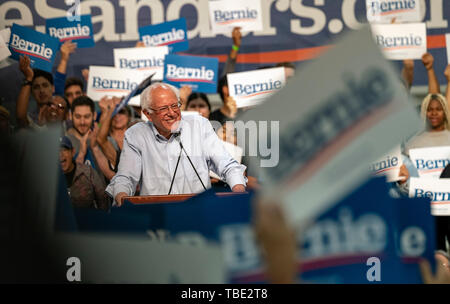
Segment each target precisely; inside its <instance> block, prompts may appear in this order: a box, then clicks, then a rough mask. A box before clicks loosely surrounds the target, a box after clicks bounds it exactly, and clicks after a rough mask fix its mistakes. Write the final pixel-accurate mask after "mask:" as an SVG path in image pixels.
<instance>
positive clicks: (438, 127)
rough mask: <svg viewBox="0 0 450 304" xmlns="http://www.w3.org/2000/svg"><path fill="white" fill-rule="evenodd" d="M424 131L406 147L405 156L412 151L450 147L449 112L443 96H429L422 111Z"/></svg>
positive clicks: (423, 104) (423, 102) (423, 103)
mask: <svg viewBox="0 0 450 304" xmlns="http://www.w3.org/2000/svg"><path fill="white" fill-rule="evenodd" d="M420 114H421V117H422V119H423V121H424V130H423V131H422V132H421V133H419V134H418V135H416V136H415V137H413V138H412V139H411V140H409V141H408V142H407V143H406V145H405V154H406V155H408V156H409V151H410V150H411V149H417V148H425V147H437V146H450V122H449V110H448V106H447V100H446V98H445V97H444V96H443V95H441V94H428V95H427V96H426V97H425V99H424V100H423V101H422V106H421V109H420Z"/></svg>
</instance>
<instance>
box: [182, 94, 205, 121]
mask: <svg viewBox="0 0 450 304" xmlns="http://www.w3.org/2000/svg"><path fill="white" fill-rule="evenodd" d="M186 111H196V112H198V113H199V114H200V115H202V116H203V117H205V118H206V119H209V114H210V113H211V104H210V103H209V100H208V96H206V95H205V94H204V93H192V94H191V95H189V97H188V99H187V103H186Z"/></svg>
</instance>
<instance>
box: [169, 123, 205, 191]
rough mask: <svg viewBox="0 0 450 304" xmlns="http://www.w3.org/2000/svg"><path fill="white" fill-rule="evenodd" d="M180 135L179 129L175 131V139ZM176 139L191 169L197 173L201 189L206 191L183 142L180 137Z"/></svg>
mask: <svg viewBox="0 0 450 304" xmlns="http://www.w3.org/2000/svg"><path fill="white" fill-rule="evenodd" d="M180 135H181V131H179V132H177V133H174V136H175V139H177V138H178V137H179V136H180ZM177 140H178V143H179V144H180V148H181V151H184V154H186V156H187V159H188V160H189V163H190V164H191V166H192V169H194V172H195V174H197V178H198V180H199V181H200V183H201V184H202V186H203V189H204V190H205V191H206V187H205V184H203V181H202V179H201V178H200V175H199V174H198V172H197V169H195V166H194V164H193V163H192V160H191V158H190V157H189V155H188V154H187V152H186V149H184V147H183V144H182V143H181V138H179V139H177ZM181 151H180V155H181Z"/></svg>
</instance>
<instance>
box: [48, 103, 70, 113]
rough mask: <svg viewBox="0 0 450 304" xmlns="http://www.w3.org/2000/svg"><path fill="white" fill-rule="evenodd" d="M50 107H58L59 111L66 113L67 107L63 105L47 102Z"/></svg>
mask: <svg viewBox="0 0 450 304" xmlns="http://www.w3.org/2000/svg"><path fill="white" fill-rule="evenodd" d="M46 105H47V106H48V107H56V108H58V110H62V111H64V110H65V109H66V107H65V106H64V105H63V104H62V103H53V102H51V101H49V102H47V104H46Z"/></svg>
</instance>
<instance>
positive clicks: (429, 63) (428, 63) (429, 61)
mask: <svg viewBox="0 0 450 304" xmlns="http://www.w3.org/2000/svg"><path fill="white" fill-rule="evenodd" d="M422 63H423V65H424V66H425V68H426V69H427V71H429V70H431V69H433V63H434V58H433V55H431V54H430V53H425V54H423V56H422Z"/></svg>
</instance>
